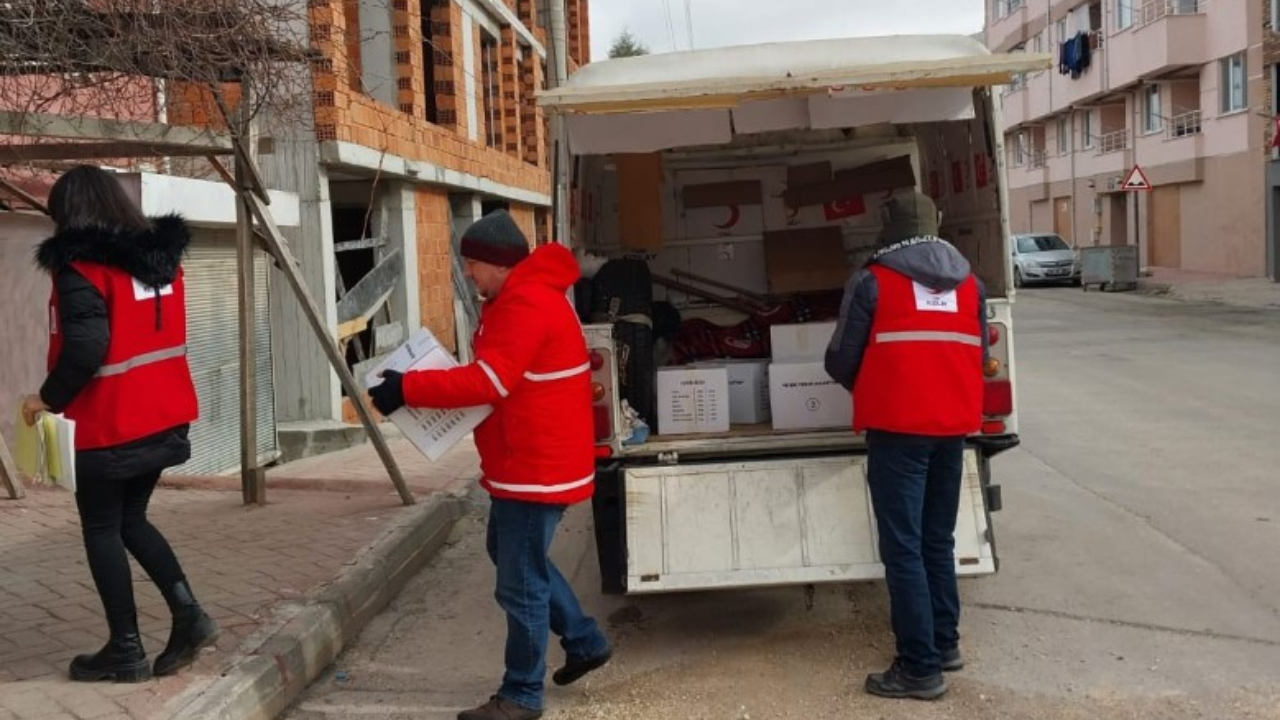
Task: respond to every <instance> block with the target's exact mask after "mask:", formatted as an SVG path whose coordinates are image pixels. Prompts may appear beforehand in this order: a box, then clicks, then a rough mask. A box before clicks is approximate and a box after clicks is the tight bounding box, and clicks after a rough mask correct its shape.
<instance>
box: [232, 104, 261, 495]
mask: <svg viewBox="0 0 1280 720" xmlns="http://www.w3.org/2000/svg"><path fill="white" fill-rule="evenodd" d="M242 88H243V89H242V91H241V96H240V107H239V109H238V112H237V113H236V115H237V120H238V123H237V124H238V127H237V128H236V138H237V146H238V148H239V149H240V150H241V151H242V152H239V153H237V155H236V165H235V177H234V180H235V185H236V187H237V188H241V189H242V188H245V187H246V185H247V184H249V183H250V182H252V181H251V180H250V177H251V173H252V177H254V178H256V177H257V175H256V173H253V172H252V171H251V170H250V168H249V165H248V163H249V162H251V160H249V158H251V155H250V153H251V152H252V148H253V142H254V141H253V136H254V132H255V128H254V123H253V119H252V117H251V113H252V111H253V110H252V100H251V96H250V91H251V87H250V84H249V83H248V82H247V81H246V82H244V83H243V85H242ZM248 195H249V193H247V192H244V191H243V190H242V191H241V192H240V193H239V194H238V195H237V197H236V274H237V276H238V278H239V282H238V283H237V287H238V288H239V330H240V490H241V493H242V494H243V498H244V504H246V505H264V504H266V502H267V482H266V473H265V472H264V471H263V468H262V465H261V463H260V462H259V461H258V383H257V366H258V363H257V359H258V354H257V347H255V345H254V333H253V326H254V319H255V318H254V316H255V311H256V309H257V303H256V299H257V298H256V287H255V282H254V281H255V278H254V262H253V261H254V234H253V213H252V211H251V210H250V209H249V206H248V204H247V202H246V200H247V197H248Z"/></svg>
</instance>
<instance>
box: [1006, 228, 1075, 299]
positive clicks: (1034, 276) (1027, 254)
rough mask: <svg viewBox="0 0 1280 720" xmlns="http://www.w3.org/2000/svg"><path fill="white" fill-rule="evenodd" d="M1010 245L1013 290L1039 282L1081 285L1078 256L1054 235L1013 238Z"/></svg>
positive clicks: (1022, 235)
mask: <svg viewBox="0 0 1280 720" xmlns="http://www.w3.org/2000/svg"><path fill="white" fill-rule="evenodd" d="M1010 245H1011V246H1012V247H1013V285H1014V287H1022V286H1024V285H1032V284H1037V283H1071V284H1072V285H1079V284H1080V258H1079V255H1078V253H1077V252H1076V251H1075V250H1073V249H1072V248H1071V246H1070V245H1068V244H1067V241H1066V240H1063V239H1062V238H1061V237H1060V236H1058V235H1055V234H1053V233H1026V234H1021V235H1014V236H1013V242H1011V243H1010Z"/></svg>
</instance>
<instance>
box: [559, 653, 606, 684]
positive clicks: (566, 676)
mask: <svg viewBox="0 0 1280 720" xmlns="http://www.w3.org/2000/svg"><path fill="white" fill-rule="evenodd" d="M612 657H613V648H611V647H609V648H605V650H604V652H602V653H600V654H599V655H596V656H595V657H589V658H577V659H575V658H566V659H565V663H564V667H562V668H560V669H559V670H556V671H555V673H554V674H553V675H552V676H551V679H552V681H554V682H555V684H557V685H572V684H573V683H575V682H577V681H578V680H580V679H582V676H583V675H586V674H587V673H589V672H591V671H592V670H598V669H600V668H602V667H604V665H605V663H607V662H609V660H610V659H611V658H612Z"/></svg>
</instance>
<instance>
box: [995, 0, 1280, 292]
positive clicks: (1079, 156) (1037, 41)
mask: <svg viewBox="0 0 1280 720" xmlns="http://www.w3.org/2000/svg"><path fill="white" fill-rule="evenodd" d="M1271 4H1272V2H1271V0H990V1H989V4H988V6H987V22H986V27H985V36H986V42H987V46H988V47H989V48H991V49H992V51H994V52H1017V51H1023V52H1037V53H1047V54H1050V55H1052V57H1053V58H1054V60H1055V64H1054V67H1053V69H1052V70H1050V71H1046V72H1043V73H1040V74H1036V75H1030V76H1027V77H1023V78H1018V79H1017V80H1016V81H1015V82H1014V83H1013V84H1012V85H1010V86H1009V87H1007V88H1006V89H1005V91H1004V93H1003V98H1002V107H1003V114H1004V124H1005V140H1006V152H1007V158H1006V160H1007V164H1008V167H1009V176H1010V181H1009V186H1010V212H1011V216H1012V226H1013V228H1014V230H1015V231H1019V232H1026V231H1056V232H1058V233H1059V234H1061V235H1062V236H1063V237H1065V238H1067V239H1068V240H1069V241H1073V242H1075V243H1076V244H1077V245H1080V246H1090V245H1107V244H1114V245H1132V244H1137V245H1139V246H1140V251H1141V256H1142V263H1143V265H1144V266H1146V267H1156V268H1171V269H1178V270H1185V271H1195V272H1211V273H1223V274H1229V275H1236V276H1246V277H1247V276H1263V275H1270V276H1272V277H1275V276H1276V272H1275V262H1274V256H1275V251H1274V249H1275V243H1276V233H1275V231H1274V229H1273V228H1272V224H1269V223H1268V221H1267V218H1268V211H1267V208H1268V207H1269V206H1270V205H1272V204H1273V201H1268V200H1267V199H1265V196H1266V192H1265V187H1266V186H1267V184H1268V180H1267V178H1268V173H1267V171H1266V169H1265V168H1264V167H1260V165H1261V164H1263V163H1264V162H1265V160H1264V158H1265V157H1267V154H1268V150H1267V148H1268V146H1269V131H1270V129H1271V121H1270V120H1269V117H1270V116H1271V114H1272V112H1271V110H1270V108H1268V107H1267V106H1266V105H1265V104H1264V100H1265V95H1266V83H1265V82H1264V75H1266V74H1268V73H1270V72H1271V71H1270V70H1268V71H1267V73H1264V53H1263V40H1264V36H1267V35H1269V33H1270V31H1269V30H1268V29H1267V28H1266V27H1265V25H1266V24H1267V23H1264V22H1263V19H1264V18H1269V16H1270V13H1271V7H1270V6H1271ZM1135 166H1140V167H1141V168H1142V169H1143V171H1144V172H1145V175H1146V176H1147V178H1148V179H1149V180H1150V182H1151V184H1152V185H1153V186H1154V190H1153V191H1151V192H1126V191H1124V189H1123V188H1122V185H1123V183H1124V180H1125V178H1126V176H1127V175H1128V174H1129V172H1130V171H1131V169H1132V168H1134V167H1135ZM1275 174H1276V173H1273V175H1275ZM1273 192H1274V191H1273ZM1269 258H1270V260H1269Z"/></svg>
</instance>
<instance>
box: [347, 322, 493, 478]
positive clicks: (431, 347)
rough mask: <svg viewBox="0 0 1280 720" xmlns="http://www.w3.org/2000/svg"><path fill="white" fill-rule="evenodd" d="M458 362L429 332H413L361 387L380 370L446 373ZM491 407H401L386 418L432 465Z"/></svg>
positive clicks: (373, 380) (375, 380) (375, 378)
mask: <svg viewBox="0 0 1280 720" xmlns="http://www.w3.org/2000/svg"><path fill="white" fill-rule="evenodd" d="M457 366H458V361H457V360H455V359H454V357H453V355H451V354H450V353H449V351H448V350H446V349H445V348H444V346H443V345H441V344H440V343H439V342H438V341H437V340H436V338H435V336H434V335H432V334H431V331H430V330H427V329H426V328H420V329H418V330H416V331H415V332H414V333H413V334H412V335H410V336H409V339H408V340H407V341H406V342H405V344H404V345H401V346H400V348H399V349H398V350H396V351H395V352H394V353H392V354H391V355H390V356H389V357H388V358H387V359H386V361H385V362H383V363H381V364H379V365H378V366H377V367H376V368H374V369H373V370H371V371H369V374H368V375H366V376H365V379H364V382H365V387H373V386H374V385H377V384H379V383H381V382H382V379H381V378H380V377H378V374H379V373H381V372H382V371H384V370H398V371H400V372H408V371H410V370H449V369H451V368H455V367H457ZM491 412H493V408H491V407H489V406H488V405H482V406H480V407H473V408H461V409H455V410H445V409H439V408H410V407H404V408H400V409H399V410H397V411H395V412H393V413H391V417H390V418H388V419H389V420H391V422H393V423H395V425H396V427H398V428H400V432H402V433H404V436H405V437H406V438H407V439H408V440H409V442H411V443H413V445H414V447H416V448H418V450H420V451H421V452H422V454H423V455H426V456H427V458H428V459H430V460H431V461H432V462H435V461H436V460H439V459H440V458H441V457H442V456H443V455H444V454H445V453H446V452H448V451H449V448H452V447H453V446H454V445H456V444H458V441H459V440H461V439H462V438H464V437H466V436H467V435H468V434H470V433H471V431H472V430H475V428H476V426H477V425H479V424H480V423H481V422H482V421H484V419H485V418H486V417H488V416H489V413H491Z"/></svg>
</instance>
